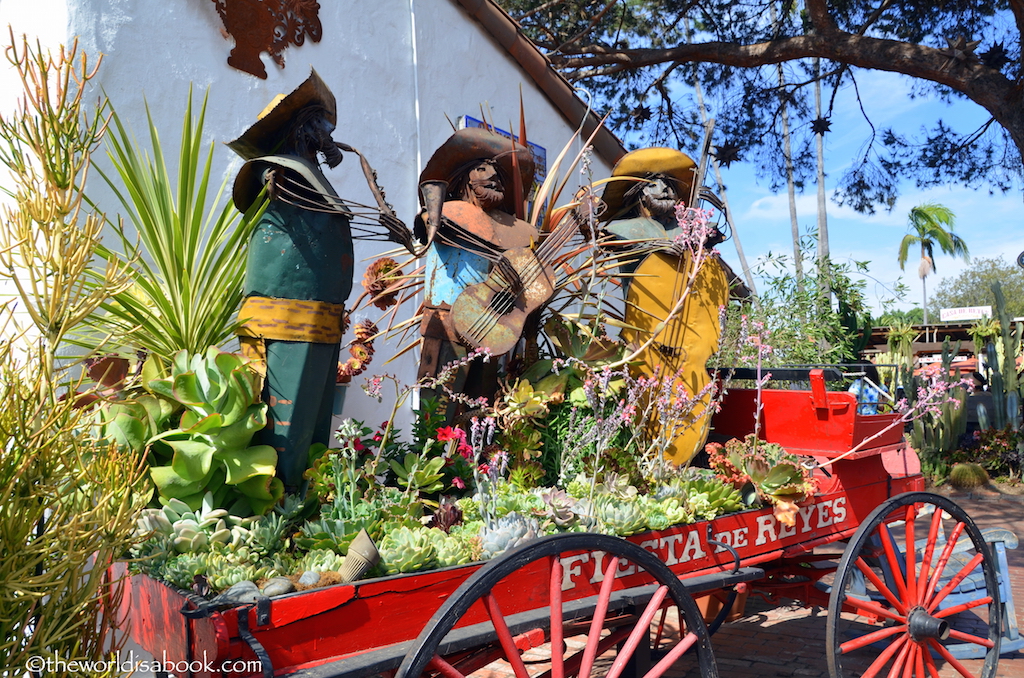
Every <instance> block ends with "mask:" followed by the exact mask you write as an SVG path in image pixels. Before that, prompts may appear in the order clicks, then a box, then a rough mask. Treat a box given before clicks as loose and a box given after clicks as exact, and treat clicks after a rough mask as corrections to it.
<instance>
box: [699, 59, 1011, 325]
mask: <svg viewBox="0 0 1024 678" xmlns="http://www.w3.org/2000/svg"><path fill="white" fill-rule="evenodd" d="M909 83H910V80H909V79H908V78H906V77H904V76H900V75H896V74H892V73H883V72H873V73H865V72H863V71H861V72H860V73H859V74H858V84H859V87H860V91H861V92H862V93H864V94H865V102H864V105H865V108H866V109H867V110H868V112H869V114H870V115H871V116H872V122H873V123H874V125H875V127H876V129H879V130H881V129H883V128H886V127H889V126H893V127H895V128H897V129H898V130H900V131H904V132H913V131H917V130H919V129H920V128H921V127H922V126H923V125H927V124H930V123H933V122H934V121H935V120H937V119H938V118H940V117H941V118H943V119H944V120H946V121H947V122H950V123H953V124H954V125H955V126H956V127H957V128H960V125H961V123H963V128H962V129H961V131H967V130H968V129H970V130H973V129H974V128H975V127H977V126H978V125H979V124H981V123H982V122H984V121H985V120H986V119H987V117H988V116H987V114H986V113H985V111H984V110H983V109H981V108H980V107H979V106H976V105H974V104H973V103H970V102H967V103H957V104H954V105H953V106H947V105H946V104H945V103H943V102H941V101H938V100H936V99H932V98H927V97H918V98H911V97H910V96H909V94H910V85H909ZM825 96H827V93H826V95H825ZM834 110H835V113H834V114H833V116H832V130H833V131H832V132H829V133H827V134H826V135H825V167H826V179H825V182H826V187H827V195H828V197H829V200H828V228H829V242H830V248H831V252H832V258H833V260H834V261H838V262H842V261H853V260H857V261H869V262H870V275H871V277H872V278H874V279H868V286H867V289H866V293H867V298H868V303H869V304H871V305H872V307H873V309H874V311H873V313H875V314H876V315H877V314H878V313H879V312H880V306H879V304H880V303H881V301H882V300H883V299H885V298H888V297H891V293H890V292H889V291H888V290H891V289H892V287H893V285H894V283H895V282H896V281H897V280H898V279H899V278H900V277H902V279H903V282H904V283H905V284H907V285H908V286H909V287H910V293H909V294H908V296H907V297H906V298H905V299H904V301H903V302H902V303H899V304H897V305H896V306H895V308H900V309H909V308H912V307H913V306H915V305H920V304H921V282H920V279H919V278H918V277H917V262H918V260H919V257H918V256H916V255H915V253H914V252H913V251H912V253H911V259H910V260H908V262H907V270H906V271H901V270H900V268H899V265H898V263H897V261H896V255H897V250H898V248H899V243H900V241H901V240H902V238H903V236H904V235H906V233H907V213H908V212H909V211H910V209H911V208H912V207H914V206H916V205H919V204H922V203H926V202H938V203H941V204H943V205H946V206H947V207H949V208H950V209H952V210H953V212H954V213H955V214H956V216H957V221H956V228H955V232H956V233H958V234H959V235H960V236H961V237H962V238H964V239H965V240H966V242H967V245H968V247H969V249H970V252H971V255H972V256H979V257H997V256H999V255H1004V257H1005V259H1006V260H1007V261H1008V262H1013V261H1015V260H1016V258H1017V255H1018V254H1019V253H1020V252H1021V251H1024V227H1022V224H1021V213H1022V209H1021V208H1022V206H1024V205H1022V197H1021V192H1020V191H1019V190H1018V191H1016V192H1011V193H1008V194H1006V195H1003V194H1000V193H998V192H997V193H996V194H995V195H989V193H988V190H987V189H986V188H982V189H979V190H970V189H965V188H961V187H956V186H945V187H939V188H932V189H928V190H921V189H918V188H917V187H915V186H914V185H913V183H909V182H908V183H904V184H903V186H902V190H901V196H900V199H899V200H898V202H897V203H896V205H895V207H894V209H893V210H892V211H891V212H887V211H885V210H884V209H883V210H879V211H877V212H876V213H875V214H874V215H865V214H858V213H856V212H854V211H853V210H852V209H850V208H848V207H838V206H837V205H836V204H835V203H834V202H832V200H831V195H832V192H833V190H834V187H835V182H836V181H837V180H838V178H839V177H840V175H841V174H842V172H843V170H844V169H845V168H846V167H847V166H848V165H849V164H850V163H851V162H853V161H854V159H855V158H857V157H858V153H859V152H860V150H861V148H862V146H863V144H864V142H865V141H866V140H867V133H868V129H869V128H868V126H867V124H866V123H865V122H864V120H863V117H862V116H861V114H860V111H859V110H858V108H857V105H856V103H855V101H854V99H853V97H852V95H850V93H849V92H841V93H840V96H839V97H838V99H837V104H836V106H835V109H834ZM968 125H971V126H970V127H968ZM722 175H723V176H722V178H723V181H724V182H725V185H726V190H727V193H728V198H729V203H730V208H731V210H732V212H733V215H734V218H735V221H736V225H737V230H738V232H739V236H740V240H741V242H742V245H743V250H744V254H745V255H746V257H747V261H748V263H749V264H750V265H751V266H752V267H754V262H755V260H756V259H758V258H761V257H764V256H765V255H767V254H768V253H769V252H773V253H777V254H788V255H790V256H792V252H793V246H792V239H791V236H790V220H789V201H788V197H787V195H786V191H785V189H784V188H783V189H782V191H781V192H780V193H774V192H772V191H771V189H770V188H769V182H768V181H767V180H766V179H761V180H758V178H757V177H756V176H755V171H754V167H753V166H752V165H750V164H747V163H734V164H733V165H732V166H730V167H729V168H723V170H722ZM815 190H816V189H815V187H814V185H813V183H812V184H809V185H808V186H807V188H806V192H805V193H804V194H802V195H801V194H797V213H798V217H799V223H800V228H801V232H806V231H808V230H813V229H815V228H816V226H817V197H816V194H815ZM719 249H720V251H721V252H722V254H723V256H724V257H725V258H726V260H727V261H728V262H729V263H730V264H731V265H733V267H734V268H735V269H736V270H737V271H739V270H740V268H739V258H738V257H737V255H736V248H735V246H734V243H733V242H732V241H728V242H726V243H724V244H723V245H720V246H719ZM935 264H936V272H935V273H934V274H932V275H931V276H929V277H928V294H929V298H930V297H931V295H932V292H933V291H934V290H935V289H936V286H937V284H938V283H939V281H941V280H942V278H944V277H952V276H955V275H957V274H959V273H960V272H961V271H962V270H963V269H964V267H965V266H966V264H965V263H964V262H962V261H960V260H954V259H953V258H951V257H949V256H946V255H941V256H936V261H935Z"/></svg>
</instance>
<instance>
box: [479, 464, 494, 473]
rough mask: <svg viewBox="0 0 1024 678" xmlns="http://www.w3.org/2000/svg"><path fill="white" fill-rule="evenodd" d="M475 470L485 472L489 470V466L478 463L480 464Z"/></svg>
mask: <svg viewBox="0 0 1024 678" xmlns="http://www.w3.org/2000/svg"><path fill="white" fill-rule="evenodd" d="M477 470H478V471H480V473H485V474H486V473H490V472H491V467H490V465H489V464H480V466H478V467H477Z"/></svg>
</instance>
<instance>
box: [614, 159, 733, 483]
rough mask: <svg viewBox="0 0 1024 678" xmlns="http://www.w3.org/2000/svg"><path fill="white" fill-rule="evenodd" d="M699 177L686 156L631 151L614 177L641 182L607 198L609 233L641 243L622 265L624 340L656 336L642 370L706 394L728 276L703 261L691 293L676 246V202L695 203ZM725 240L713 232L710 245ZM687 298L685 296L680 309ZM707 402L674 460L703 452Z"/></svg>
mask: <svg viewBox="0 0 1024 678" xmlns="http://www.w3.org/2000/svg"><path fill="white" fill-rule="evenodd" d="M696 175H697V163H695V162H694V161H693V160H692V159H691V158H690V157H689V156H687V155H686V154H684V153H681V152H679V151H677V150H674V149H670V148H645V149H641V150H637V151H633V152H631V153H627V154H626V155H624V156H623V157H622V158H621V159H620V160H619V162H618V163H616V165H615V168H614V169H613V170H612V176H613V177H623V178H633V179H636V180H637V181H629V180H625V179H624V180H622V181H612V182H610V183H609V184H608V187H607V188H606V189H605V192H604V196H603V200H604V202H605V204H606V212H605V214H606V215H607V217H606V218H607V219H608V221H607V223H606V224H605V225H604V230H605V231H606V232H607V233H609V234H611V235H612V236H614V237H615V238H618V239H620V240H621V241H624V243H629V244H626V245H625V246H631V245H632V246H638V255H637V258H636V259H635V260H634V261H632V262H629V263H626V264H625V265H624V266H623V267H622V268H623V270H624V271H625V272H627V273H631V276H629V277H627V278H626V309H625V314H624V315H625V318H624V319H625V323H626V325H627V326H631V327H633V328H635V329H625V330H623V332H622V338H623V339H624V340H625V341H627V342H631V343H635V344H640V345H642V344H644V343H645V342H647V340H648V339H649V338H650V337H651V335H652V334H654V335H655V336H654V337H653V341H652V342H651V343H650V344H649V345H648V346H647V348H644V349H643V350H642V351H641V352H640V353H639V355H638V356H637V357H638V365H637V367H636V369H637V371H639V372H640V373H642V374H645V375H648V376H651V375H653V374H654V373H655V372H656V371H658V372H660V374H661V375H662V376H670V375H673V374H677V375H678V379H681V380H682V383H683V384H684V385H685V388H686V391H687V392H688V394H690V396H695V395H697V394H701V393H702V391H704V389H705V387H706V386H707V385H708V383H709V381H710V377H709V376H708V372H707V370H706V369H705V364H706V363H707V360H708V358H710V357H711V355H712V354H713V353H714V352H715V351H717V350H718V341H719V334H720V331H721V327H720V321H719V307H720V306H724V305H725V304H726V303H727V301H728V298H729V279H728V277H727V276H726V273H725V271H724V270H723V268H722V266H721V262H720V261H719V260H718V259H717V258H716V257H712V258H708V259H705V260H704V262H703V264H702V265H701V266H700V269H699V270H698V271H697V272H696V277H695V278H694V281H693V284H692V286H691V287H690V289H689V290H688V291H687V286H688V280H689V278H690V277H691V276H692V275H693V261H692V260H691V258H690V256H689V255H688V254H686V253H683V252H680V251H676V250H673V248H672V246H671V245H672V242H671V241H672V238H674V237H675V236H676V235H677V234H678V233H679V232H680V228H679V225H678V223H677V221H676V207H677V205H679V204H680V203H681V202H683V201H689V202H690V204H692V203H693V202H696V197H697V195H699V193H698V191H697V190H694V187H695V185H696V186H699V180H698V177H697V176H696ZM722 239H723V238H722V236H721V234H718V233H717V232H716V233H713V234H712V236H711V237H709V239H708V240H707V241H706V242H705V247H713V246H714V245H715V244H717V243H718V242H721V240H722ZM637 241H640V242H637ZM612 244H613V245H614V241H613V243H612ZM652 248H653V249H654V250H655V251H653V252H652V251H651V249H652ZM684 294H686V295H687V296H686V299H685V300H684V301H683V302H682V305H681V306H679V307H678V308H676V306H677V302H678V301H679V300H680V299H681V297H682V295H684ZM673 311H675V313H673ZM709 404H710V394H708V393H705V394H704V395H703V396H702V397H701V400H700V402H698V403H697V404H696V405H695V407H694V409H693V410H692V412H691V419H692V421H691V422H690V425H689V427H688V428H686V429H684V430H683V431H682V433H680V434H679V435H678V436H677V437H676V438H675V439H674V440H673V442H672V443H671V446H670V447H669V449H668V450H667V451H666V456H667V457H668V458H669V459H671V461H673V462H675V463H684V462H686V461H688V460H689V459H690V458H691V457H692V456H693V455H694V454H696V452H697V451H698V450H700V449H701V448H702V447H703V444H704V442H705V440H706V438H707V433H708V419H709V416H707V415H709V414H710V413H708V412H707V407H708V405H709Z"/></svg>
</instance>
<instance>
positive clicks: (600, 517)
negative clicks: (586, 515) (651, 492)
mask: <svg viewBox="0 0 1024 678" xmlns="http://www.w3.org/2000/svg"><path fill="white" fill-rule="evenodd" d="M594 517H595V518H597V524H598V528H599V529H600V531H601V532H604V533H605V534H613V535H618V536H620V537H628V536H629V535H631V534H638V533H640V532H643V531H644V530H646V529H647V516H646V515H644V512H643V509H642V508H641V507H640V504H639V502H635V501H622V500H619V499H617V498H614V497H607V496H605V497H601V498H600V499H599V500H597V501H595V502H594Z"/></svg>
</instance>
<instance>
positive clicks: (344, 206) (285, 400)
mask: <svg viewBox="0 0 1024 678" xmlns="http://www.w3.org/2000/svg"><path fill="white" fill-rule="evenodd" d="M336 111H337V108H336V103H335V99H334V95H333V94H332V93H331V91H330V90H329V89H328V88H327V85H326V84H324V82H323V80H321V79H320V77H319V76H318V75H317V74H316V72H315V71H314V72H313V73H312V74H311V75H310V76H309V78H308V79H307V80H306V81H305V82H303V83H302V84H301V85H300V86H299V87H298V88H296V89H295V90H294V91H292V92H291V93H290V94H288V95H279V96H278V97H277V98H275V99H274V101H273V102H271V104H270V105H269V106H268V107H267V108H266V109H264V111H263V112H262V113H261V114H260V115H259V119H258V120H257V121H256V123H255V124H253V125H252V126H251V127H250V128H249V129H247V130H246V131H245V132H244V133H243V134H242V135H241V136H240V137H239V138H237V139H235V140H234V141H232V142H230V143H229V144H228V146H229V147H230V148H231V149H232V150H234V151H235V152H236V153H238V154H239V155H241V156H242V157H243V158H245V159H246V162H245V164H244V165H243V166H242V169H241V170H240V171H239V173H238V176H237V177H236V179H235V184H234V188H233V196H234V201H235V206H236V208H237V209H239V210H242V211H245V210H247V209H249V208H250V207H251V206H252V205H253V203H254V202H255V201H257V200H258V199H262V192H263V191H264V190H266V192H267V195H268V196H269V198H270V200H269V204H268V205H267V207H266V210H265V211H264V212H263V215H262V217H261V218H260V219H259V220H258V222H257V223H256V225H255V228H254V230H253V234H252V237H251V239H250V241H249V250H248V260H247V264H246V279H245V288H244V292H245V301H244V302H243V305H242V309H241V310H240V311H239V318H240V319H241V320H242V321H243V325H242V327H241V329H240V330H239V339H240V341H241V344H242V351H243V353H245V354H246V355H248V356H250V357H251V358H253V359H254V365H255V366H256V367H257V369H258V370H260V371H261V372H262V373H263V375H264V376H265V380H264V387H263V399H264V401H265V402H267V404H268V422H267V426H266V428H264V429H263V430H262V431H260V432H259V433H258V434H257V435H258V437H259V438H260V441H261V442H262V443H263V444H268V445H271V446H273V447H274V448H275V449H276V450H277V453H278V462H277V475H278V477H279V478H281V480H282V481H283V483H284V487H285V490H286V491H288V492H290V493H296V492H300V491H301V489H302V487H303V483H304V480H303V475H304V473H305V471H306V467H307V460H308V455H309V449H310V447H311V445H312V444H314V443H323V444H325V445H326V444H327V443H328V442H329V437H330V429H331V414H332V412H331V410H332V404H333V398H334V384H335V378H336V374H337V366H338V354H339V349H340V342H341V337H342V325H343V314H344V304H345V301H346V300H347V299H348V296H349V292H350V291H351V289H352V279H353V266H354V261H353V248H352V232H353V227H358V225H359V224H360V220H361V219H362V220H364V222H363V225H364V226H366V225H367V224H366V223H365V219H366V215H367V214H368V211H367V210H366V209H360V208H359V207H357V206H353V205H352V203H348V202H346V201H343V200H342V199H341V198H339V197H338V195H337V193H336V192H335V191H334V189H333V188H332V187H331V185H330V183H329V182H328V181H327V179H326V177H324V175H323V173H322V172H321V171H320V167H319V165H320V162H321V159H322V162H323V163H324V164H326V165H327V166H328V167H331V168H333V167H336V166H337V165H338V164H339V163H340V162H341V161H342V151H343V150H344V151H351V152H354V149H352V148H351V147H349V146H346V145H344V144H339V143H338V142H335V141H334V140H333V139H332V138H331V133H332V132H333V130H334V127H335V124H336V122H337V113H336ZM360 160H361V163H362V164H363V169H364V173H366V175H367V178H368V180H369V179H370V178H371V177H372V170H371V169H369V166H368V165H367V164H366V162H365V160H363V159H362V156H360ZM371 184H372V185H371V189H372V190H374V192H375V197H377V200H378V204H379V205H380V210H379V212H380V215H379V216H378V213H377V212H374V217H378V218H377V220H376V221H375V222H374V223H375V224H379V225H382V226H383V228H384V229H385V230H386V231H387V232H388V234H389V235H390V236H391V238H392V239H395V240H400V241H403V242H405V243H406V244H407V246H408V247H410V249H413V248H412V239H411V234H410V233H409V232H408V230H407V229H406V228H405V226H404V225H403V224H401V222H400V221H398V220H397V218H395V217H394V214H393V212H392V211H391V210H390V207H388V206H387V205H386V203H385V202H384V200H383V195H382V194H381V193H380V191H379V188H378V187H376V185H375V184H373V183H372V182H371Z"/></svg>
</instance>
